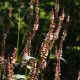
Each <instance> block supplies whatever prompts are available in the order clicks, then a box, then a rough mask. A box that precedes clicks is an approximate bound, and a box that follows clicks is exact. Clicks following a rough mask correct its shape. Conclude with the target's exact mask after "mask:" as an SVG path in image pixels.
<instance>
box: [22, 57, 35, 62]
mask: <svg viewBox="0 0 80 80" xmlns="http://www.w3.org/2000/svg"><path fill="white" fill-rule="evenodd" d="M30 59H35V58H34V57H31V56H25V58H23V59H22V60H24V61H26V60H30Z"/></svg>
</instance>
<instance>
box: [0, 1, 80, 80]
mask: <svg viewBox="0 0 80 80" xmlns="http://www.w3.org/2000/svg"><path fill="white" fill-rule="evenodd" d="M11 3H12V18H11V24H10V29H9V33H8V36H7V38H6V56H7V55H8V54H9V53H11V52H12V50H13V48H14V47H16V43H17V24H18V23H17V22H18V15H19V0H12V1H11ZM29 3H30V1H29V0H22V6H21V9H20V10H21V20H22V21H21V22H22V25H21V32H20V45H21V43H22V38H23V36H24V39H26V38H27V35H28V34H29V32H30V27H29V11H28V12H27V14H26V15H25V12H26V11H27V9H28V8H29ZM54 5H55V0H40V6H39V8H40V9H39V10H40V14H39V16H40V18H39V25H40V28H39V31H38V32H37V34H36V36H35V37H34V39H33V40H32V52H33V53H34V52H35V50H36V47H37V44H38V40H39V36H40V35H41V39H40V43H39V48H40V44H41V42H42V41H43V39H44V37H45V35H46V33H47V31H48V29H49V26H50V12H51V9H52V7H53V8H54ZM34 6H35V3H34ZM63 8H64V10H65V14H67V13H69V14H70V23H69V27H68V35H67V37H66V40H65V41H64V45H63V58H64V59H65V60H66V61H67V63H64V62H63V61H62V63H61V79H62V80H65V79H66V80H77V77H78V71H79V70H80V0H60V12H59V13H60V14H61V11H62V9H63ZM60 14H59V15H60ZM24 15H25V18H24V19H22V17H23V16H24ZM34 15H35V10H34ZM8 20H9V1H8V0H0V46H1V44H2V38H3V25H4V24H5V26H6V28H7V27H8ZM34 20H35V16H33V23H34ZM64 27H65V22H64V24H63V27H62V29H64ZM0 51H1V47H0ZM51 64H52V62H51ZM51 69H52V65H51V67H50V70H49V72H50V71H51ZM52 70H53V69H52ZM47 72H48V71H47ZM53 77H54V72H53V71H52V72H50V74H49V80H52V78H53Z"/></svg>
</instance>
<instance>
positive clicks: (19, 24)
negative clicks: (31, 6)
mask: <svg viewBox="0 0 80 80" xmlns="http://www.w3.org/2000/svg"><path fill="white" fill-rule="evenodd" d="M20 28H21V22H20V11H19V20H18V38H17V51H16V60H17V57H18V50H19V35H20Z"/></svg>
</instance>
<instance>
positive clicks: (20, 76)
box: [13, 74, 25, 79]
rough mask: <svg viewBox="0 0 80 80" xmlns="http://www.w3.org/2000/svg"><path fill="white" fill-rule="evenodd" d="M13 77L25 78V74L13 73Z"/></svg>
mask: <svg viewBox="0 0 80 80" xmlns="http://www.w3.org/2000/svg"><path fill="white" fill-rule="evenodd" d="M13 76H14V79H25V75H20V74H15V75H13Z"/></svg>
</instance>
